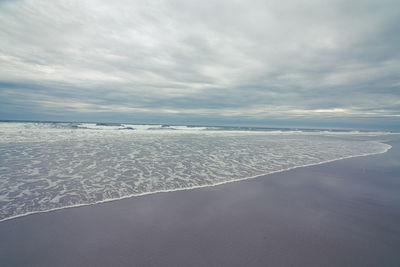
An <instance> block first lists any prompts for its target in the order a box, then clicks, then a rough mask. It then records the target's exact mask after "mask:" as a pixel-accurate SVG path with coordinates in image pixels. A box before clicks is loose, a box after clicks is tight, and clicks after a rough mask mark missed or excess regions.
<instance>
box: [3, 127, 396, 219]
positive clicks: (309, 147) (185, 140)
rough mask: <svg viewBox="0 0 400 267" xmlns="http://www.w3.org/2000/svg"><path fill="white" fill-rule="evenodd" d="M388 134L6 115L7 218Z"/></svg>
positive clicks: (374, 146) (195, 180)
mask: <svg viewBox="0 0 400 267" xmlns="http://www.w3.org/2000/svg"><path fill="white" fill-rule="evenodd" d="M385 134H387V133H363V132H327V131H301V130H284V131H281V130H276V129H273V130H268V129H264V130H259V129H248V128H247V129H235V128H223V127H211V128H210V127H187V126H162V125H119V124H112V125H96V124H79V123H76V124H73V123H7V122H3V123H0V207H1V208H0V220H5V219H7V218H12V217H16V216H20V215H24V214H29V213H35V212H42V211H48V210H53V209H59V208H63V207H71V206H77V205H85V204H93V203H97V202H103V201H107V200H112V199H119V198H123V197H129V196H134V195H142V194H146V193H153V192H159V191H173V190H181V189H190V188H196V187H201V186H210V185H216V184H221V183H225V182H229V181H234V180H239V179H245V178H249V177H255V176H258V175H262V174H267V173H272V172H277V171H281V170H286V169H291V168H295V167H299V166H305V165H313V164H318V163H322V162H326V161H332V160H335V159H340V158H346V157H354V156H359V155H366V154H374V153H382V152H385V151H386V150H387V149H389V148H390V146H389V145H386V144H383V143H379V142H377V141H376V140H379V138H380V137H381V136H383V135H385Z"/></svg>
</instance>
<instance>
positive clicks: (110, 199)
mask: <svg viewBox="0 0 400 267" xmlns="http://www.w3.org/2000/svg"><path fill="white" fill-rule="evenodd" d="M381 144H383V143H381ZM383 145H385V148H384V149H383V150H382V151H377V152H373V153H364V154H358V155H352V156H346V157H340V158H336V159H331V160H326V161H321V162H316V163H310V164H305V165H299V166H294V167H290V168H286V169H281V170H276V171H271V172H268V173H263V174H259V175H255V176H249V177H242V178H237V179H234V180H229V181H223V182H218V183H215V184H208V185H197V186H192V187H186V188H176V189H168V190H158V191H152V192H143V193H140V194H131V195H126V196H122V197H118V198H109V199H103V200H101V201H96V202H93V203H80V204H75V205H71V206H64V207H57V208H52V209H48V210H39V211H31V212H26V213H23V214H18V215H15V216H11V217H7V218H3V219H0V222H4V221H9V220H13V219H17V218H20V217H25V216H29V215H33V214H40V213H47V212H53V211H57V210H63V209H69V208H77V207H83V206H91V205H96V204H101V203H106V202H111V201H118V200H122V199H128V198H133V197H140V196H146V195H151V194H158V193H168V192H176V191H184V190H194V189H200V188H205V187H214V186H219V185H223V184H227V183H233V182H240V181H244V180H249V179H256V178H261V177H264V176H267V175H270V174H274V173H280V172H285V171H290V170H294V169H297V168H304V167H310V166H316V165H321V164H326V163H329V162H334V161H338V160H343V159H349V158H356V157H364V156H370V155H376V154H383V153H386V152H387V151H388V150H390V149H391V148H392V146H390V145H388V144H383Z"/></svg>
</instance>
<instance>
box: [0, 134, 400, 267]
mask: <svg viewBox="0 0 400 267" xmlns="http://www.w3.org/2000/svg"><path fill="white" fill-rule="evenodd" d="M388 144H389V145H391V146H392V148H391V149H390V150H388V151H387V153H381V154H375V155H369V156H365V157H353V158H348V159H345V160H336V161H333V162H329V163H326V164H319V165H313V166H308V167H304V168H296V169H292V170H289V171H284V172H279V173H274V174H270V175H267V176H264V178H267V179H248V180H245V181H241V182H240V183H227V184H226V185H224V186H211V187H207V188H202V189H201V190H181V191H177V192H174V193H173V192H172V193H169V194H150V195H146V196H143V197H139V198H133V197H132V198H126V199H122V200H119V201H109V202H106V203H101V204H99V205H90V206H82V207H80V208H76V209H72V208H67V209H62V210H57V211H54V212H44V213H41V214H32V215H31V216H23V217H19V218H18V219H15V220H8V221H4V222H2V223H0V240H1V241H0V262H1V264H2V265H4V266H167V267H169V266H174V267H175V266H211V267H212V266H230V267H236V266H238V267H239V266H307V267H311V266H327V267H330V266H332V267H336V266H354V267H358V266H360V267H361V266H362V267H368V266H371V267H372V266H388V267H391V266H393V267H397V266H399V264H400V255H399V254H398V250H399V249H400V230H399V225H400V164H399V162H400V138H396V139H393V140H391V141H388Z"/></svg>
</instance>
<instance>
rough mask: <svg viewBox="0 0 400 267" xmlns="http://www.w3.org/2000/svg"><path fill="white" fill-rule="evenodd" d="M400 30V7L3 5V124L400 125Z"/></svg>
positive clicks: (117, 3) (329, 3)
mask: <svg viewBox="0 0 400 267" xmlns="http://www.w3.org/2000/svg"><path fill="white" fill-rule="evenodd" d="M399 26H400V5H399V3H398V1H368V3H367V2H365V1H333V0H332V1H316V0H315V1H296V2H295V3H294V2H293V1H282V0H280V1H268V2H266V1H251V2H248V1H183V0H182V1H156V2H150V3H149V1H125V0H116V1H112V2H110V1H84V2H82V1H67V2H65V1H57V0H56V1H39V0H37V1H2V2H0V40H1V41H2V45H1V46H0V97H1V98H2V99H3V100H2V103H3V107H2V108H0V115H1V116H2V118H3V119H7V118H6V116H9V114H10V113H18V112H19V113H20V115H19V116H20V117H23V116H24V114H23V113H24V112H27V111H26V110H27V109H28V110H29V112H35V113H38V114H41V113H42V114H45V113H46V114H49V113H51V112H53V111H54V110H55V109H57V110H58V111H60V112H61V111H63V112H64V113H66V112H72V113H73V115H71V116H73V117H71V118H72V119H74V120H79V117H80V116H82V117H84V114H87V113H99V112H100V111H101V112H102V114H104V113H107V112H110V113H114V114H118V113H119V114H134V115H136V116H145V114H153V115H154V114H161V115H165V114H170V115H171V116H173V115H179V116H183V117H186V118H187V121H190V120H192V119H194V118H195V117H202V118H221V119H222V120H223V119H224V118H227V117H230V118H231V119H232V120H234V118H235V117H243V118H246V119H248V120H249V122H251V121H252V120H254V121H255V120H258V121H260V120H262V119H268V118H274V119H276V120H279V119H282V120H287V119H291V118H299V117H302V118H307V119H309V120H312V119H313V118H318V119H319V118H324V117H325V118H329V119H332V118H334V117H338V118H339V117H346V118H348V119H349V120H351V118H358V117H360V116H361V117H363V118H368V117H369V116H370V117H371V118H375V119H376V118H381V119H385V118H387V117H393V118H396V117H398V116H399V114H400V92H399V89H400V88H399V84H400V81H399V79H400V78H399V77H400V75H399V70H400V52H399V49H398V44H399V43H400V37H399V36H400V34H399V32H398V28H399ZM54 112H55V111H54ZM117 117H118V116H117V115H116V117H115V118H117ZM98 118H99V119H101V117H98Z"/></svg>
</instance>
